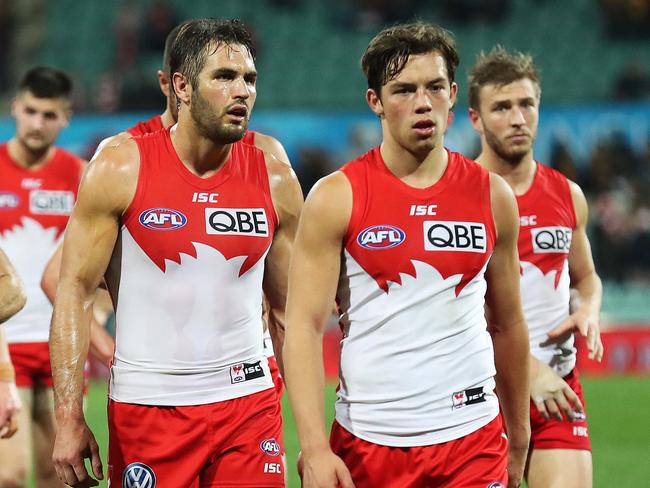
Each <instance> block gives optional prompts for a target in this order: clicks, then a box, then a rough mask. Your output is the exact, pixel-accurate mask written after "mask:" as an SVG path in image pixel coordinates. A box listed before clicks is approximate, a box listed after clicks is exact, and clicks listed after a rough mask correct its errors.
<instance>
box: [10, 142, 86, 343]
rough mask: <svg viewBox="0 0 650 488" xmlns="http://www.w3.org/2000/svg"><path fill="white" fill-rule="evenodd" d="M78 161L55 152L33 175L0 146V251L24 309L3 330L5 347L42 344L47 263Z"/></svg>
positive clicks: (71, 196)
mask: <svg viewBox="0 0 650 488" xmlns="http://www.w3.org/2000/svg"><path fill="white" fill-rule="evenodd" d="M82 164H83V163H82V161H81V159H79V158H78V157H77V156H74V155H72V154H70V153H68V152H66V151H64V150H63V149H59V148H55V149H54V155H53V156H52V158H51V159H50V160H49V161H48V162H47V163H45V164H44V165H42V166H41V167H40V168H38V169H37V170H36V171H33V170H30V169H26V168H23V167H21V166H19V165H18V164H17V163H16V162H15V161H14V160H13V159H12V157H11V155H10V154H9V150H8V146H7V144H1V145H0V248H1V249H2V250H3V251H4V252H5V253H6V254H7V256H8V257H9V259H10V260H11V262H12V263H13V265H14V266H15V268H16V271H17V272H18V274H19V275H20V278H21V279H22V281H23V284H24V285H25V290H26V293H27V304H26V305H25V308H23V310H21V311H20V312H19V313H18V314H17V315H16V316H14V317H13V318H11V319H10V320H9V321H8V322H6V323H5V324H3V327H4V328H5V336H6V338H7V342H8V343H17V342H22V343H24V342H47V341H48V339H49V337H50V321H51V319H52V306H51V305H50V302H49V300H48V299H47V297H46V296H45V293H43V290H41V277H42V275H43V270H44V269H45V265H46V264H47V261H48V260H49V259H50V257H51V256H52V254H53V253H54V250H55V249H56V247H57V245H58V240H59V237H60V236H61V234H62V233H63V231H64V230H65V226H66V225H67V223H68V218H69V216H70V212H72V207H73V206H74V202H75V200H76V199H77V188H78V186H79V179H80V176H81V169H82Z"/></svg>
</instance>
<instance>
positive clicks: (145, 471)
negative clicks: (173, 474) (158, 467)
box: [122, 463, 156, 488]
mask: <svg viewBox="0 0 650 488" xmlns="http://www.w3.org/2000/svg"><path fill="white" fill-rule="evenodd" d="M122 488H156V474H155V473H154V472H153V469H151V468H150V467H149V466H147V465H146V464H143V463H131V464H129V465H128V466H127V467H126V468H124V474H123V475H122Z"/></svg>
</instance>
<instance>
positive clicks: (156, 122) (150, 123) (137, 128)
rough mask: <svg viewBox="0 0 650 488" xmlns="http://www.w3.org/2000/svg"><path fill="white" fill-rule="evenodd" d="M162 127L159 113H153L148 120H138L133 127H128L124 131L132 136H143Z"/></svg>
mask: <svg viewBox="0 0 650 488" xmlns="http://www.w3.org/2000/svg"><path fill="white" fill-rule="evenodd" d="M163 129H164V127H163V123H162V117H161V116H160V115H154V116H153V117H151V118H150V119H149V120H144V121H142V122H138V123H137V124H135V125H134V126H133V127H129V128H128V129H126V131H127V132H128V133H129V134H131V135H132V136H143V135H145V134H150V133H152V132H158V131H159V130H163Z"/></svg>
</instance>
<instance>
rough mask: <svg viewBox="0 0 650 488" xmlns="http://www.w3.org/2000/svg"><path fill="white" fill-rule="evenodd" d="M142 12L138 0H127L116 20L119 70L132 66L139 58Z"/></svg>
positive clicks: (116, 60)
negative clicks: (139, 33)
mask: <svg viewBox="0 0 650 488" xmlns="http://www.w3.org/2000/svg"><path fill="white" fill-rule="evenodd" d="M141 19H142V12H141V10H140V6H139V4H138V2H137V0H126V2H125V3H124V5H123V6H122V8H121V9H120V11H119V12H118V13H117V17H116V20H115V25H114V31H115V46H116V49H117V53H116V58H115V66H116V69H118V70H124V69H128V68H131V67H132V66H134V65H135V63H136V61H137V59H138V32H139V31H140V26H141V22H142V20H141Z"/></svg>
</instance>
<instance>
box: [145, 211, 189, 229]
mask: <svg viewBox="0 0 650 488" xmlns="http://www.w3.org/2000/svg"><path fill="white" fill-rule="evenodd" d="M140 223H141V224H142V225H144V226H145V227H148V228H149V229H153V230H174V229H180V228H181V227H183V226H184V225H185V224H187V217H185V215H183V214H182V213H180V212H178V211H177V210H172V209H170V208H150V209H149V210H145V211H144V212H142V213H141V214H140Z"/></svg>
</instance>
